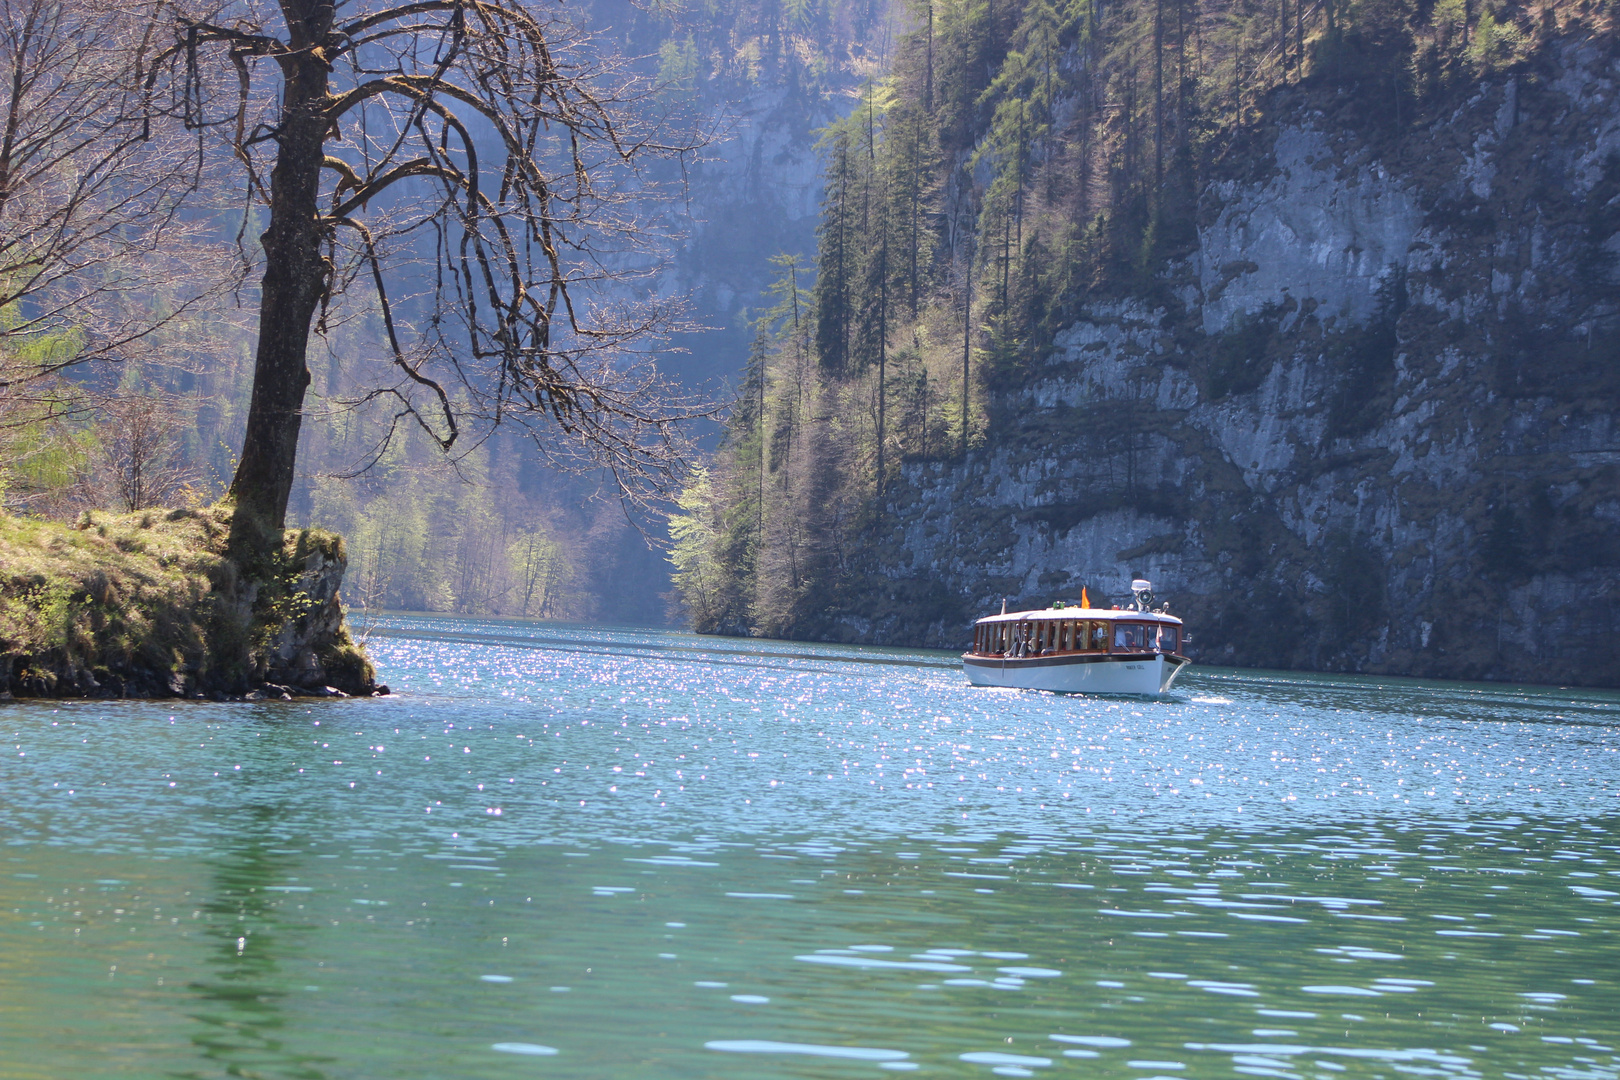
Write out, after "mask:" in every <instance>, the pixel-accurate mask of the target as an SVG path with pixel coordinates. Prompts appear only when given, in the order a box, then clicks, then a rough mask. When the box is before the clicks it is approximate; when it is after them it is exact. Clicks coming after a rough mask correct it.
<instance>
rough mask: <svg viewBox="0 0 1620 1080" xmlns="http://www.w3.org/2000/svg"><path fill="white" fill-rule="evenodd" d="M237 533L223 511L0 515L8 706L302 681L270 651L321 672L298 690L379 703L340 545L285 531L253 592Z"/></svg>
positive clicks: (2, 663)
mask: <svg viewBox="0 0 1620 1080" xmlns="http://www.w3.org/2000/svg"><path fill="white" fill-rule="evenodd" d="M230 527H231V513H230V509H229V508H228V507H221V506H213V507H205V508H200V509H195V510H193V509H175V510H148V511H142V512H138V513H132V514H115V513H103V512H92V511H87V512H85V513H83V514H80V515H79V517H78V519H77V520H76V521H74V522H71V523H67V522H51V521H44V520H40V519H37V518H28V517H15V516H11V515H8V514H4V513H0V693H7V692H9V693H12V694H17V695H22V696H39V697H168V696H195V695H198V694H209V693H220V692H223V693H241V692H243V691H245V690H247V689H249V688H250V686H251V685H252V683H253V682H254V681H255V680H257V681H264V680H265V679H266V678H267V677H268V676H269V675H270V674H271V673H272V669H275V670H274V674H276V675H280V676H281V678H280V679H279V680H277V681H281V682H289V681H292V680H290V679H288V678H287V676H288V675H289V674H290V672H289V671H287V670H282V669H276V665H275V664H274V663H273V658H272V657H269V656H267V654H266V649H267V646H268V645H269V644H270V643H272V642H274V643H276V644H277V645H278V646H279V647H280V649H281V652H283V653H285V654H288V655H291V656H295V657H301V658H313V662H306V663H305V665H304V668H303V670H302V671H301V672H299V674H302V675H305V676H308V679H307V680H305V681H292V682H293V685H295V686H303V685H313V684H318V685H320V686H325V685H332V686H335V687H337V688H338V689H341V690H343V691H345V692H346V693H351V694H354V693H367V692H370V690H371V689H372V688H373V687H374V686H375V672H374V671H373V669H372V667H371V664H370V661H369V660H367V659H366V657H365V654H364V651H363V650H361V649H360V648H359V647H358V646H356V645H355V644H354V643H353V641H352V640H351V639H350V638H349V635H348V632H347V630H346V629H345V627H344V620H343V610H342V607H341V604H340V602H339V599H338V587H339V585H340V584H341V581H342V576H343V570H344V568H345V566H346V561H347V560H346V557H345V551H344V546H343V539H342V537H340V536H338V535H337V534H335V533H330V532H326V531H324V530H318V529H297V530H287V531H286V534H285V537H284V542H283V545H282V548H281V550H280V551H279V552H278V553H277V554H276V555H275V556H274V557H273V558H272V560H271V566H270V567H268V568H265V569H267V570H268V571H269V572H268V573H261V574H260V575H259V576H258V580H247V579H245V578H244V576H243V575H242V574H241V573H240V571H239V569H238V568H237V567H236V566H235V565H234V564H233V563H232V562H231V560H230V559H229V558H228V556H227V554H226V543H227V538H228V537H229V534H230ZM311 593H314V594H315V595H310V594H311ZM312 616H315V617H312Z"/></svg>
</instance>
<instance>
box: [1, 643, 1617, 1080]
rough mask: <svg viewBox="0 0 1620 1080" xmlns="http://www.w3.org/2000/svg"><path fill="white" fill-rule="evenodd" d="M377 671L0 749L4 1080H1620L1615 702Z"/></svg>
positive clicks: (1199, 684)
mask: <svg viewBox="0 0 1620 1080" xmlns="http://www.w3.org/2000/svg"><path fill="white" fill-rule="evenodd" d="M385 629H386V630H387V636H383V635H379V636H377V637H374V638H373V647H374V650H375V652H376V653H377V657H378V660H379V662H380V665H381V666H382V667H383V669H384V671H385V677H386V679H387V681H388V682H389V683H390V684H391V685H394V686H396V687H400V688H401V689H402V690H403V691H404V692H403V693H402V694H401V695H400V696H399V697H398V698H397V699H381V700H375V701H352V702H334V703H321V704H315V705H310V704H290V703H265V704H263V705H259V706H236V707H226V706H218V705H197V706H191V705H187V706H178V705H176V706H170V707H168V708H163V707H159V706H157V705H107V704H100V703H95V704H80V705H63V706H39V705H22V706H13V707H9V708H7V709H5V711H3V712H0V723H3V724H6V725H9V727H8V728H7V731H8V732H9V733H10V738H11V741H12V743H14V744H15V746H14V748H13V749H12V751H11V752H12V753H13V754H15V755H17V756H16V757H15V758H13V759H12V764H10V765H8V766H7V768H6V769H5V770H4V771H0V827H3V829H4V834H3V835H4V836H5V837H6V838H7V844H6V845H5V846H4V847H0V1045H3V1046H5V1047H6V1048H7V1056H8V1058H9V1060H7V1062H6V1063H5V1065H4V1066H3V1067H0V1075H4V1076H5V1077H7V1078H8V1080H9V1078H10V1077H12V1076H15V1077H18V1078H30V1080H31V1078H33V1077H36V1076H37V1077H47V1076H49V1077H55V1076H59V1075H68V1074H82V1075H97V1076H115V1075H130V1076H135V1075H140V1076H145V1075H177V1076H186V1077H213V1076H224V1075H238V1076H286V1077H318V1076H321V1077H333V1078H337V1077H374V1076H388V1077H408V1078H414V1077H422V1078H427V1077H445V1076H456V1077H475V1078H478V1077H516V1076H523V1077H530V1076H549V1077H580V1078H585V1077H602V1076H638V1077H639V1076H650V1077H659V1076H667V1077H698V1076H701V1077H757V1076H807V1077H809V1076H815V1077H820V1076H829V1077H831V1076H854V1075H869V1076H874V1077H875V1076H879V1075H884V1074H885V1073H888V1072H897V1073H904V1072H917V1073H919V1074H922V1073H934V1074H939V1075H948V1076H961V1077H973V1076H982V1077H991V1076H1047V1075H1049V1076H1059V1075H1063V1074H1068V1075H1073V1076H1084V1077H1088V1078H1089V1077H1138V1078H1149V1077H1156V1076H1163V1077H1210V1076H1229V1075H1230V1076H1281V1077H1339V1076H1351V1077H1366V1078H1371V1077H1393V1076H1397V1075H1411V1076H1457V1077H1472V1076H1479V1077H1496V1076H1525V1077H1529V1076H1536V1077H1542V1076H1545V1077H1556V1078H1564V1077H1611V1078H1614V1077H1620V1064H1617V1059H1616V1057H1615V1054H1616V1049H1615V1047H1616V1044H1615V1042H1614V1040H1615V1039H1616V1038H1617V1037H1620V1020H1617V1019H1616V1017H1617V1016H1620V990H1617V986H1616V976H1615V975H1614V974H1613V972H1614V962H1613V959H1614V956H1615V955H1616V953H1615V947H1616V940H1615V933H1616V931H1617V929H1620V918H1617V911H1616V903H1617V902H1620V840H1617V839H1616V836H1615V830H1614V825H1615V822H1616V820H1617V817H1616V813H1615V807H1614V806H1613V800H1614V799H1615V797H1616V794H1617V793H1620V768H1617V759H1616V752H1617V750H1620V745H1617V743H1616V739H1615V736H1616V732H1617V728H1620V725H1617V723H1616V721H1617V720H1620V697H1617V696H1616V695H1612V694H1605V693H1591V692H1581V693H1575V692H1568V691H1563V692H1560V691H1540V690H1525V689H1522V688H1511V687H1492V686H1441V685H1437V684H1423V683H1416V682H1402V681H1390V680H1363V679H1348V678H1339V677H1336V678H1310V677H1299V676H1288V675H1278V674H1274V673H1260V674H1251V673H1238V672H1230V671H1218V670H1216V671H1211V670H1204V671H1199V670H1197V669H1194V670H1193V671H1192V672H1191V673H1189V674H1190V677H1189V678H1188V680H1187V683H1186V685H1185V686H1184V687H1182V693H1181V694H1180V695H1178V696H1175V697H1173V698H1170V699H1168V700H1164V701H1146V700H1135V699H1093V698H1080V697H1059V696H1054V695H1044V694H1034V693H1022V692H1004V693H1003V692H989V693H987V692H985V691H982V690H972V689H970V688H968V687H966V686H965V684H964V682H963V680H962V679H961V675H960V672H959V671H957V670H956V669H955V668H954V666H953V665H952V662H951V660H950V658H948V657H946V656H943V655H942V654H937V653H916V652H904V651H901V650H875V649H850V648H840V647H830V646H801V645H791V644H785V643H765V644H761V643H753V642H731V641H719V642H715V641H705V640H699V639H694V638H690V637H686V636H683V635H675V634H662V633H650V632H637V631H617V630H606V629H601V628H570V627H558V626H555V625H550V626H526V625H524V624H517V623H500V624H493V623H477V622H470V621H463V620H429V619H395V620H392V621H391V623H390V625H388V626H387V627H386V628H385ZM109 968H111V969H112V970H111V971H109Z"/></svg>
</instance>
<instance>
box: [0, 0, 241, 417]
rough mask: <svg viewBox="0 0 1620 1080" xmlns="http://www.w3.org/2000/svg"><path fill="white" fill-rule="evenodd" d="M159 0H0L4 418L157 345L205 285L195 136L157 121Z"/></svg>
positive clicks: (30, 410)
mask: <svg viewBox="0 0 1620 1080" xmlns="http://www.w3.org/2000/svg"><path fill="white" fill-rule="evenodd" d="M163 44H165V41H164V39H162V38H160V37H158V36H157V28H156V27H154V25H153V24H152V22H151V20H150V5H146V4H136V3H123V2H120V0H0V423H4V424H13V425H14V424H26V423H32V422H35V421H37V420H38V419H40V418H41V417H42V416H49V415H53V414H54V413H56V412H57V411H58V406H60V405H61V404H62V403H63V402H64V401H65V400H69V399H70V398H71V395H67V396H64V395H62V394H61V393H60V392H59V387H57V386H55V385H54V384H52V383H51V381H50V380H51V378H52V377H53V376H55V375H58V374H60V373H61V372H63V371H65V370H66V369H68V368H71V367H74V366H75V365H79V364H83V363H85V362H87V361H91V360H128V359H134V358H137V357H142V356H145V355H147V354H149V353H150V352H151V350H152V349H153V347H154V344H155V343H154V338H155V336H156V335H158V334H159V333H160V332H161V331H162V329H163V328H164V327H166V326H168V325H169V324H171V323H173V322H174V321H175V320H177V319H181V318H183V317H185V316H186V315H187V314H188V313H189V312H190V311H191V310H192V309H193V308H194V307H195V306H196V305H197V304H199V303H200V302H201V301H203V300H204V299H206V298H207V297H208V296H209V295H210V290H211V289H212V288H213V287H214V286H215V285H216V284H217V282H218V275H217V274H214V273H210V272H209V271H210V270H211V269H212V268H211V267H210V266H209V260H207V259H206V258H203V257H202V256H203V255H204V253H205V252H207V251H208V250H209V245H208V244H207V243H206V239H205V238H206V236H207V235H208V233H209V231H210V229H211V225H210V223H209V222H207V221H204V220H198V219H195V218H192V219H188V218H185V217H182V214H181V209H182V206H183V205H184V203H185V200H186V199H187V198H188V197H189V196H191V195H192V194H194V193H195V191H196V189H197V187H198V185H199V183H201V182H203V181H204V180H205V179H206V175H207V174H206V173H205V172H203V171H202V165H203V163H202V161H201V159H200V158H199V157H198V147H197V145H196V142H195V140H194V139H189V140H188V139H184V138H180V137H179V134H178V133H175V132H172V131H168V130H163V129H161V128H158V129H154V128H153V126H152V125H151V124H150V123H149V119H150V115H151V111H152V102H151V101H150V100H149V97H148V92H147V90H146V88H145V86H144V82H145V78H144V73H143V64H145V63H148V62H149V60H150V57H151V55H152V54H153V53H154V52H155V51H156V49H157V48H158V47H161V46H162V45H163Z"/></svg>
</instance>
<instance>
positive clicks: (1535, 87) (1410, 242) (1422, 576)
mask: <svg viewBox="0 0 1620 1080" xmlns="http://www.w3.org/2000/svg"><path fill="white" fill-rule="evenodd" d="M1617 93H1620V61H1617V59H1616V57H1615V56H1613V55H1611V54H1610V53H1608V52H1602V51H1599V50H1598V49H1597V48H1596V47H1594V46H1592V45H1590V44H1578V43H1570V44H1567V45H1565V46H1563V47H1560V48H1557V49H1555V50H1554V51H1553V53H1552V55H1551V56H1550V57H1549V58H1548V60H1547V63H1546V64H1545V65H1544V66H1543V69H1542V70H1540V71H1537V72H1534V73H1531V74H1528V75H1526V74H1521V75H1518V76H1514V77H1503V78H1500V79H1497V80H1494V81H1490V82H1486V83H1483V84H1481V85H1479V86H1478V88H1477V90H1476V92H1474V93H1473V94H1472V95H1471V97H1469V99H1468V100H1467V101H1466V103H1465V104H1463V105H1462V106H1461V107H1460V108H1458V109H1457V110H1456V112H1455V113H1454V114H1453V115H1451V116H1448V117H1445V118H1444V119H1443V120H1442V121H1440V122H1437V123H1435V124H1433V125H1432V126H1431V127H1430V128H1429V129H1428V130H1426V131H1423V132H1420V133H1417V134H1407V135H1405V136H1403V137H1402V138H1400V139H1398V140H1396V139H1391V138H1381V137H1380V136H1379V135H1378V134H1377V133H1376V132H1371V133H1370V132H1367V131H1362V130H1358V129H1357V128H1356V126H1355V120H1354V118H1346V117H1344V116H1342V115H1340V114H1337V113H1335V112H1334V109H1333V105H1332V102H1331V101H1323V100H1319V99H1313V98H1312V97H1310V96H1308V95H1306V94H1303V93H1300V94H1298V96H1297V97H1296V98H1294V99H1291V100H1290V99H1284V100H1283V101H1282V103H1281V105H1280V106H1279V107H1278V108H1277V109H1275V110H1274V111H1273V117H1274V120H1273V123H1272V127H1271V128H1270V129H1269V130H1267V131H1266V132H1265V133H1264V136H1263V138H1262V139H1261V142H1260V147H1259V152H1255V151H1254V150H1252V149H1251V150H1250V151H1249V152H1248V153H1247V156H1246V158H1245V159H1244V160H1243V161H1242V162H1241V164H1237V163H1234V165H1233V167H1232V174H1231V175H1228V176H1226V177H1223V178H1219V179H1217V180H1215V181H1213V182H1211V183H1209V184H1208V185H1207V186H1206V188H1205V190H1204V191H1203V192H1202V193H1201V200H1200V217H1199V227H1198V237H1197V239H1198V242H1197V246H1196V251H1195V253H1194V254H1193V255H1192V256H1191V257H1190V258H1188V259H1186V260H1184V261H1183V262H1181V263H1179V264H1177V265H1175V266H1173V267H1171V268H1170V270H1169V271H1168V272H1167V274H1166V275H1165V276H1164V283H1165V286H1166V289H1165V295H1166V296H1167V297H1169V299H1167V300H1165V301H1164V302H1159V303H1154V304H1149V303H1145V302H1140V301H1133V300H1121V301H1117V302H1113V303H1109V304H1104V305H1099V306H1097V307H1095V308H1093V309H1092V310H1091V311H1089V312H1088V313H1087V314H1086V316H1085V317H1084V318H1083V319H1081V320H1080V321H1078V322H1076V323H1075V324H1074V325H1073V326H1071V327H1070V328H1068V329H1067V330H1066V331H1065V332H1064V333H1062V334H1061V335H1060V336H1059V338H1058V340H1057V344H1056V347H1055V348H1054V350H1053V351H1052V352H1051V354H1050V355H1049V356H1048V357H1047V359H1046V361H1045V363H1044V365H1042V366H1041V367H1040V368H1039V370H1038V371H1037V372H1035V373H1034V374H1032V375H1029V376H1027V377H1024V378H1022V379H1021V380H1020V381H1018V382H1016V383H1006V384H1002V385H999V386H997V387H995V388H993V391H992V410H991V411H992V422H991V425H990V432H989V436H988V439H987V442H986V445H984V446H983V447H982V448H980V449H978V450H976V451H975V452H973V453H972V454H970V455H969V457H968V458H967V459H966V461H965V462H961V461H959V462H955V463H922V464H915V465H911V466H908V468H907V470H906V473H905V478H904V482H903V483H902V484H900V485H898V486H897V487H895V488H893V489H891V491H890V493H889V497H888V511H889V513H888V515H887V520H888V521H889V522H892V523H893V524H894V527H893V529H892V531H889V532H888V533H887V534H886V535H884V536H883V537H881V538H880V542H879V543H878V544H877V545H876V546H875V556H876V558H877V560H878V566H877V569H876V570H875V571H873V573H872V574H871V575H870V576H869V577H868V578H867V579H866V582H865V586H864V588H862V589H855V590H851V591H850V592H849V593H848V594H847V595H848V596H851V597H864V599H853V600H848V601H846V602H845V603H844V604H843V607H842V610H839V611H836V612H834V613H831V614H830V615H829V623H828V625H827V626H826V627H822V628H819V630H820V632H822V633H826V634H828V635H829V636H835V637H842V638H847V639H853V640H865V641H872V642H896V643H899V642H906V643H917V644H929V645H938V646H946V647H958V646H960V645H962V644H963V643H964V642H965V640H966V636H965V635H966V633H967V629H966V628H967V624H968V623H969V621H970V620H971V619H972V618H973V617H974V616H976V615H978V614H983V613H986V612H989V611H991V610H993V609H997V608H999V605H1000V601H1001V599H1002V598H1003V597H1008V598H1010V602H1011V603H1013V604H1015V605H1036V604H1039V605H1044V604H1046V603H1049V602H1050V601H1051V600H1053V599H1056V598H1062V599H1064V600H1072V599H1078V597H1079V594H1080V588H1081V586H1082V585H1085V586H1087V587H1089V590H1090V595H1091V598H1092V601H1093V603H1101V604H1104V605H1106V604H1112V603H1117V602H1122V600H1123V598H1124V597H1126V596H1127V587H1128V582H1129V580H1130V578H1131V577H1133V576H1146V577H1148V578H1151V579H1153V581H1154V582H1155V584H1156V585H1157V587H1158V591H1159V595H1160V596H1161V597H1163V598H1167V599H1168V600H1169V602H1170V604H1171V607H1172V609H1173V610H1174V611H1175V612H1177V613H1178V614H1182V615H1184V616H1185V617H1186V618H1187V620H1188V622H1189V625H1190V629H1191V631H1192V642H1193V652H1194V654H1195V658H1197V659H1199V660H1202V661H1204V662H1208V663H1217V664H1219V663H1233V664H1241V665H1257V666H1278V667H1308V668H1317V669H1335V670H1350V671H1364V672H1374V673H1390V674H1412V675H1421V676H1437V677H1447V678H1482V679H1508V680H1515V681H1526V682H1537V683H1580V684H1587V685H1620V651H1617V645H1616V640H1617V638H1616V632H1617V631H1620V475H1617V469H1620V431H1617V430H1616V425H1615V417H1614V409H1615V406H1616V403H1617V400H1620V287H1617V286H1620V273H1617V271H1616V256H1617V255H1620V108H1617V107H1616V106H1617V96H1616V95H1617Z"/></svg>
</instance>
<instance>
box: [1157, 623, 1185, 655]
mask: <svg viewBox="0 0 1620 1080" xmlns="http://www.w3.org/2000/svg"><path fill="white" fill-rule="evenodd" d="M1180 639H1181V627H1179V626H1168V625H1166V626H1160V627H1159V651H1160V652H1180V651H1181V649H1180V648H1179V646H1180V644H1181V641H1180Z"/></svg>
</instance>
